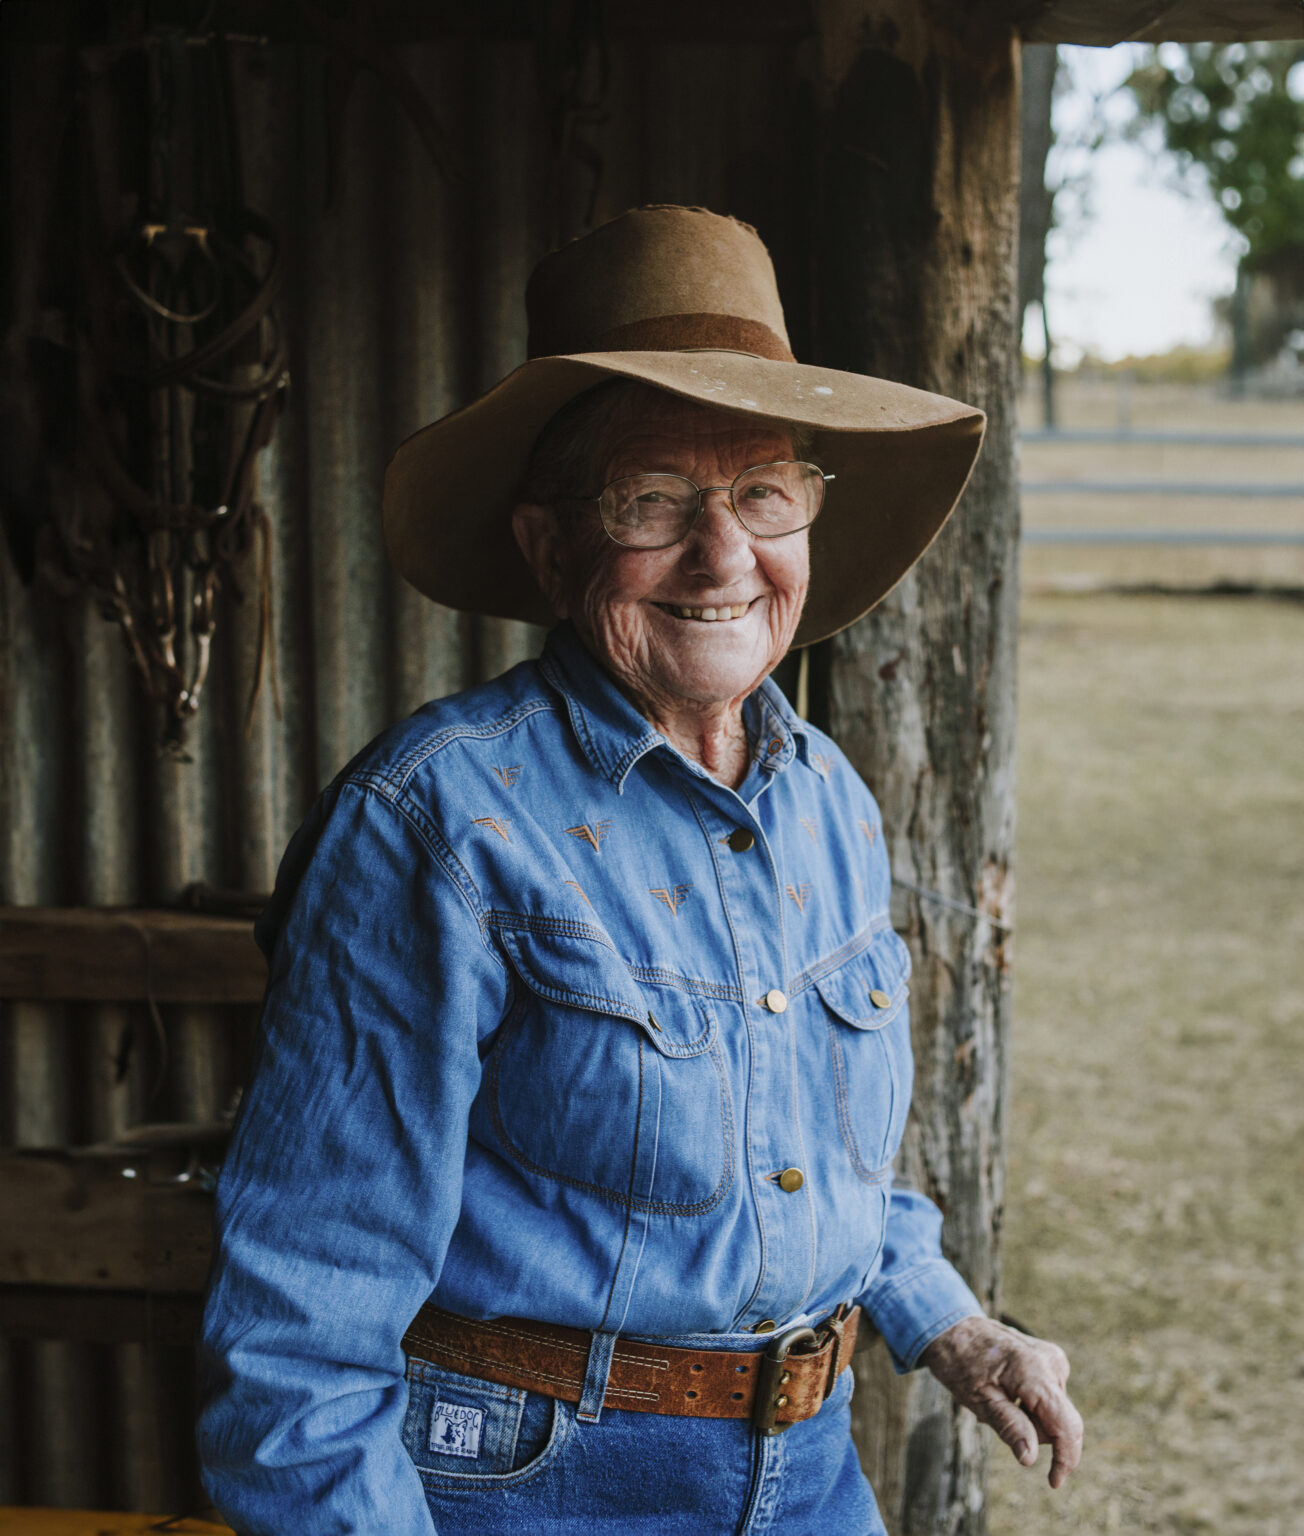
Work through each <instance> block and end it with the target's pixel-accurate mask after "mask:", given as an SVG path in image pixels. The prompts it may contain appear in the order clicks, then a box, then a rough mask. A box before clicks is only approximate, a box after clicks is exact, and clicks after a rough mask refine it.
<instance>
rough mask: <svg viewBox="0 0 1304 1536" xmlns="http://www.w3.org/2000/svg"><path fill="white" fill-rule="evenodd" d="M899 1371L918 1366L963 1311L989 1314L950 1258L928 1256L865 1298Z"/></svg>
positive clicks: (872, 1289)
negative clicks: (920, 1360)
mask: <svg viewBox="0 0 1304 1536" xmlns="http://www.w3.org/2000/svg"><path fill="white" fill-rule="evenodd" d="M861 1302H862V1305H863V1306H864V1308H865V1311H866V1312H867V1313H868V1314H869V1317H870V1320H871V1321H872V1322H873V1324H874V1326H875V1327H876V1328H877V1329H878V1331H879V1332H880V1333H881V1334H882V1335H883V1340H884V1342H885V1343H886V1344H887V1349H888V1354H890V1355H891V1357H892V1365H893V1367H894V1369H895V1370H896V1372H897V1374H898V1375H904V1374H905V1372H907V1371H913V1370H914V1369H915V1367H916V1366H917V1365H918V1364H919V1357H920V1355H922V1354H923V1352H924V1350H925V1349H927V1348H928V1346H929V1345H930V1344H931V1343H932V1342H933V1340H934V1339H935V1338H937V1337H938V1336H939V1335H941V1334H943V1333H945V1332H946V1330H947V1329H948V1328H950V1327H951V1326H952V1324H954V1323H958V1322H959V1321H960V1319H961V1318H962V1317H985V1316H986V1313H985V1312H984V1311H983V1308H982V1306H981V1304H980V1303H979V1301H978V1298H977V1297H976V1296H975V1295H974V1293H973V1292H972V1291H971V1290H970V1289H969V1287H968V1286H967V1285H966V1284H965V1283H964V1281H963V1280H962V1279H961V1278H960V1275H959V1272H958V1271H957V1270H956V1269H955V1267H954V1266H953V1265H951V1264H949V1263H948V1262H947V1261H946V1260H945V1259H941V1258H937V1259H924V1260H922V1261H921V1262H919V1263H917V1264H912V1265H911V1266H910V1268H909V1269H907V1270H905V1271H904V1272H903V1273H901V1274H898V1275H893V1276H892V1277H891V1279H883V1280H880V1281H878V1282H876V1283H875V1284H874V1285H871V1286H870V1288H869V1290H868V1292H866V1294H865V1296H864V1297H862V1298H861Z"/></svg>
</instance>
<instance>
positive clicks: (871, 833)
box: [856, 821, 878, 847]
mask: <svg viewBox="0 0 1304 1536" xmlns="http://www.w3.org/2000/svg"><path fill="white" fill-rule="evenodd" d="M856 825H857V826H858V827H859V828H860V830H861V831H862V832H863V833H864V834H865V836H866V837H867V838H868V839H869V841H870V845H871V847H872V846H873V842H874V839H875V838H876V837H877V836H878V828H877V827H874V826H871V825H870V824H869V822H867V821H858V822H857V823H856Z"/></svg>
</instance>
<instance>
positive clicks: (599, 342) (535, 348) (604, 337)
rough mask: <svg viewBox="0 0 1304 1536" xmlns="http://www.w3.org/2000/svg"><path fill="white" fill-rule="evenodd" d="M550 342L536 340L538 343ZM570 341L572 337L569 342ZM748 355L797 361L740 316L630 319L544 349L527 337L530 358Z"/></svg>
mask: <svg viewBox="0 0 1304 1536" xmlns="http://www.w3.org/2000/svg"><path fill="white" fill-rule="evenodd" d="M553 339H554V338H551V337H548V336H544V337H540V338H539V341H540V342H547V341H550V340H553ZM571 340H572V342H573V338H572V339H571ZM580 351H584V352H683V351H702V352H748V353H750V354H751V355H752V356H753V357H763V358H766V359H767V360H768V361H769V362H772V363H791V362H794V361H795V359H794V357H793V355H792V349H791V348H790V347H789V346H788V343H787V341H786V339H785V338H784V337H782V336H780V335H779V334H778V333H777V332H775V331H772V330H771V329H770V327H769V326H768V325H765V324H764V323H763V322H762V321H760V320H749V319H747V318H745V317H744V316H742V315H715V314H707V313H703V314H693V315H652V316H650V317H649V318H648V319H646V320H631V321H630V322H629V323H628V324H627V325H617V326H613V327H612V329H611V330H608V331H603V332H601V334H599V335H598V336H595V337H594V338H593V340H592V342H591V343H589V344H588V345H585V346H584V347H577V346H574V345H573V344H572V345H566V346H557V347H555V348H553V347H547V346H543V345H539V344H537V343H536V341H535V338H534V337H533V336H531V338H530V356H531V357H551V356H558V355H560V354H564V353H568V352H570V353H573V352H580Z"/></svg>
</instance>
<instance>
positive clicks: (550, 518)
mask: <svg viewBox="0 0 1304 1536" xmlns="http://www.w3.org/2000/svg"><path fill="white" fill-rule="evenodd" d="M512 533H513V535H514V536H515V538H516V544H517V547H518V548H519V549H520V551H521V554H522V555H523V556H524V557H525V563H526V565H528V566H529V567H530V570H531V571H532V572H533V573H534V579H535V581H537V582H538V583H539V590H540V591H541V592H542V593H543V595H544V596H545V597H546V598H547V599H548V602H549V603H550V604H551V605H552V609H553V612H554V613H555V614H556V615H557V617H558V618H559V619H564V618H565V617H566V596H565V594H566V566H567V560H566V557H567V552H568V551H567V544H566V537H565V535H564V534H563V532H562V530H561V525H560V523H559V522H558V519H557V512H556V509H555V508H554V507H543V506H539V505H538V503H536V502H532V501H521V502H518V503H517V504H516V506H515V508H514V509H513V510H512Z"/></svg>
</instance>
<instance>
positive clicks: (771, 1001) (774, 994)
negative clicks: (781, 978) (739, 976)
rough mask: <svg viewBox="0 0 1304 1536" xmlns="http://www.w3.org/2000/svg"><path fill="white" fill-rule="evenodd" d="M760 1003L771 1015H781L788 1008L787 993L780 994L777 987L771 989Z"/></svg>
mask: <svg viewBox="0 0 1304 1536" xmlns="http://www.w3.org/2000/svg"><path fill="white" fill-rule="evenodd" d="M761 1001H762V1002H763V1003H764V1004H765V1006H766V1007H767V1008H768V1009H769V1010H770V1012H771V1013H782V1012H783V1010H784V1009H785V1008H786V1007H787V1006H788V996H787V993H785V992H780V991H779V989H778V987H771V988H770V990H769V991H768V992H767V993H766V994H765V996H764V997H763V998H762V999H761Z"/></svg>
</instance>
